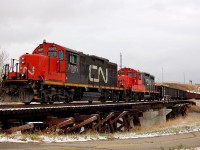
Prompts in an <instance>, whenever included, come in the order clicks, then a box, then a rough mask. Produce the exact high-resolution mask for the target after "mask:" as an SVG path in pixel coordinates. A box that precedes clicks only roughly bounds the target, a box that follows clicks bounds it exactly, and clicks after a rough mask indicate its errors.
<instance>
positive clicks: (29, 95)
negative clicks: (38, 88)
mask: <svg viewBox="0 0 200 150" xmlns="http://www.w3.org/2000/svg"><path fill="white" fill-rule="evenodd" d="M19 97H20V100H21V101H22V102H23V103H24V104H26V105H28V104H30V103H31V101H32V100H33V97H34V93H33V90H32V89H21V90H20V92H19Z"/></svg>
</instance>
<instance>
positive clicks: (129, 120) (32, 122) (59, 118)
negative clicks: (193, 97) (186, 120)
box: [0, 100, 195, 134]
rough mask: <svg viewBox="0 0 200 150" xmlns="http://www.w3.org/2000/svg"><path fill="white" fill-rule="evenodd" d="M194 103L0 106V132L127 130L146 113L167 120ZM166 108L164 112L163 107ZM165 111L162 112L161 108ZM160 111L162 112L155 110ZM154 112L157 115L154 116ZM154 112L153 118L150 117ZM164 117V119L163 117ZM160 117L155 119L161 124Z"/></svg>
mask: <svg viewBox="0 0 200 150" xmlns="http://www.w3.org/2000/svg"><path fill="white" fill-rule="evenodd" d="M194 104H195V103H194V102H192V101H189V100H184V101H183V100H182V101H165V102H163V101H152V102H151V101H145V102H144V101H143V102H120V103H113V102H107V103H103V104H102V103H99V102H96V103H92V104H91V103H77V102H76V103H75V102H73V103H69V104H59V103H58V104H53V105H50V104H49V105H39V104H31V105H28V106H27V105H21V104H16V105H3V104H1V105H0V126H1V132H4V133H14V132H16V131H21V132H25V133H27V132H31V133H32V132H43V133H52V132H57V133H60V134H68V133H82V132H86V131H88V130H91V131H98V132H111V133H113V132H117V131H129V130H130V129H131V128H133V127H135V126H142V124H143V123H142V121H144V120H145V119H144V117H145V115H147V116H148V118H149V119H150V122H149V121H148V119H147V120H145V124H149V125H152V118H161V117H164V118H166V119H170V118H175V117H177V116H180V115H182V116H184V115H186V113H187V112H186V111H187V107H189V105H194ZM166 109H167V110H170V111H167V112H166V113H163V112H165V110H166ZM163 110H164V111H163ZM156 112H162V113H156ZM155 113H156V116H155V115H154V114H155ZM151 115H153V117H150V116H151ZM164 120H165V119H164ZM160 121H163V119H161V120H157V119H156V120H154V123H157V124H158V123H160Z"/></svg>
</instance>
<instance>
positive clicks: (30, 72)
mask: <svg viewBox="0 0 200 150" xmlns="http://www.w3.org/2000/svg"><path fill="white" fill-rule="evenodd" d="M27 69H28V68H27V67H24V68H23V73H26V70H27ZM28 73H29V74H30V75H34V74H35V67H33V68H32V71H30V70H28Z"/></svg>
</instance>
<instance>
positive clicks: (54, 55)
mask: <svg viewBox="0 0 200 150" xmlns="http://www.w3.org/2000/svg"><path fill="white" fill-rule="evenodd" d="M48 56H52V57H56V52H48Z"/></svg>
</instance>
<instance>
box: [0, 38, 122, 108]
mask: <svg viewBox="0 0 200 150" xmlns="http://www.w3.org/2000/svg"><path fill="white" fill-rule="evenodd" d="M14 68H15V69H14ZM2 89H3V91H4V93H6V94H8V95H10V96H12V97H20V99H21V101H22V102H24V103H26V104H29V103H30V102H31V101H39V102H41V103H53V102H55V101H64V102H70V101H73V100H81V99H86V100H88V101H93V100H96V99H97V100H101V101H105V100H112V101H116V100H117V101H119V98H120V97H122V91H123V89H120V88H118V87H117V64H115V63H111V62H109V60H107V59H105V58H101V57H97V56H93V55H86V54H84V53H82V52H78V51H75V50H72V49H69V48H65V47H63V46H60V45H57V44H55V43H47V42H46V41H44V42H43V43H42V44H40V45H39V46H38V47H37V48H36V49H35V50H34V51H33V53H32V54H24V55H22V56H21V57H20V59H19V63H16V64H14V60H13V61H12V64H11V66H9V65H8V64H7V65H5V67H4V75H3V81H2Z"/></svg>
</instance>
